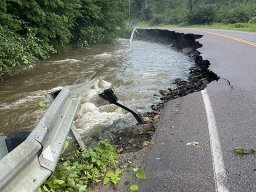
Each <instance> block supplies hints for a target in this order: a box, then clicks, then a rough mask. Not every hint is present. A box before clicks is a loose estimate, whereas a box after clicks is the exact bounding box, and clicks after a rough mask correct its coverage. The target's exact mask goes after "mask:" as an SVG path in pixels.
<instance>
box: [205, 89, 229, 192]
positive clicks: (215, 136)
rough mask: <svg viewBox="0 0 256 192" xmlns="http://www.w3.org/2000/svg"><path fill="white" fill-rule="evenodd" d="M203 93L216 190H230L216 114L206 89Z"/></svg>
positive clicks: (221, 191) (222, 191)
mask: <svg viewBox="0 0 256 192" xmlns="http://www.w3.org/2000/svg"><path fill="white" fill-rule="evenodd" d="M201 93H202V97H203V101H204V106H205V111H206V116H207V121H208V129H209V137H210V145H211V152H212V163H213V171H214V180H215V187H216V191H217V192H229V189H228V187H227V174H226V170H225V166H224V162H223V155H222V151H221V144H220V140H219V133H218V129H217V126H216V120H215V116H214V113H213V109H212V106H211V101H210V98H209V95H208V92H207V90H206V89H204V90H202V91H201Z"/></svg>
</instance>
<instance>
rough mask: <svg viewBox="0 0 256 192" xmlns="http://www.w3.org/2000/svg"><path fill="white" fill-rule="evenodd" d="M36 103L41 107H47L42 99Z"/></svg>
mask: <svg viewBox="0 0 256 192" xmlns="http://www.w3.org/2000/svg"><path fill="white" fill-rule="evenodd" d="M38 105H39V106H40V107H42V108H46V107H47V105H46V103H45V102H43V101H40V102H39V103H38Z"/></svg>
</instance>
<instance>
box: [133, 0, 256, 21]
mask: <svg viewBox="0 0 256 192" xmlns="http://www.w3.org/2000/svg"><path fill="white" fill-rule="evenodd" d="M145 9H147V15H146V14H145V11H144V10H145ZM130 15H131V19H132V20H139V21H147V22H149V23H150V24H152V25H155V24H157V25H158V24H179V25H180V24H189V25H191V24H210V23H213V22H214V23H242V22H245V23H246V22H248V21H249V20H250V19H252V18H253V17H255V16H256V2H255V0H243V1H241V0H232V1H226V0H197V1H195V0H131V11H130Z"/></svg>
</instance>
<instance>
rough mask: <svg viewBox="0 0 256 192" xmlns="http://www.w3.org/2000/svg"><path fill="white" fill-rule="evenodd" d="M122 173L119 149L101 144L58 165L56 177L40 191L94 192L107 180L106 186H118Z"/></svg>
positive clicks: (104, 142) (78, 152) (103, 142)
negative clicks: (92, 191) (95, 187)
mask: <svg viewBox="0 0 256 192" xmlns="http://www.w3.org/2000/svg"><path fill="white" fill-rule="evenodd" d="M121 173H122V170H121V169H118V168H117V153H116V150H115V146H113V145H111V144H110V143H109V142H108V141H101V142H100V143H98V145H96V146H95V147H93V148H88V149H85V150H83V151H76V153H75V155H74V156H72V157H70V158H69V159H67V160H65V161H64V162H60V163H58V165H57V167H56V169H55V172H54V174H53V175H52V176H51V177H50V178H49V179H48V180H47V181H46V182H45V183H44V185H43V186H42V187H41V188H40V189H39V190H38V191H39V192H47V191H51V192H61V191H66V192H74V191H79V192H83V191H90V190H91V189H92V188H93V187H94V185H95V184H96V183H98V182H100V181H101V180H102V179H103V178H104V184H106V183H108V182H110V181H111V182H112V183H114V184H116V183H117V182H118V181H119V180H120V174H121ZM106 178H108V179H106Z"/></svg>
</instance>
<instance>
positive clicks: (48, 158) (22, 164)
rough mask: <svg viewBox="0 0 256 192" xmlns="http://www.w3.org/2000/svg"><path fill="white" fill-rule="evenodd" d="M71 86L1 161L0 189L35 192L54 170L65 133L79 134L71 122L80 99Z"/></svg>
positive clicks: (75, 135)
mask: <svg viewBox="0 0 256 192" xmlns="http://www.w3.org/2000/svg"><path fill="white" fill-rule="evenodd" d="M77 88H79V89H80V90H81V89H82V86H77ZM70 89H71V87H69V88H63V89H62V90H61V92H60V93H59V94H58V96H57V97H56V99H55V100H54V101H53V102H52V104H51V105H50V107H49V109H48V110H47V112H46V113H45V115H44V116H43V118H42V119H41V120H40V122H39V123H38V125H37V127H36V128H35V129H34V130H33V131H32V132H31V134H30V135H29V136H28V138H27V139H26V140H25V141H24V142H23V143H21V144H20V145H19V146H18V147H16V148H15V149H14V150H12V151H11V152H10V153H8V154H7V155H6V156H5V157H4V158H2V159H1V160H0V191H1V192H10V191H12V192H16V191H17V192H23V191H24V192H30V191H31V192H32V191H36V190H37V189H38V188H39V187H40V186H41V185H42V184H43V182H44V181H45V180H46V179H47V178H48V177H49V176H50V175H51V174H52V173H53V171H54V169H55V167H56V165H57V162H58V159H59V157H60V154H61V151H62V148H63V145H64V143H65V140H66V137H67V135H68V134H71V135H72V137H74V138H77V137H78V136H79V135H78V134H77V133H76V131H75V126H74V123H73V121H74V118H75V114H76V112H77V110H78V108H79V106H80V99H75V98H72V97H71V95H72V94H71V92H70ZM73 90H74V91H75V90H76V88H74V89H73ZM78 141H79V139H78Z"/></svg>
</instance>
